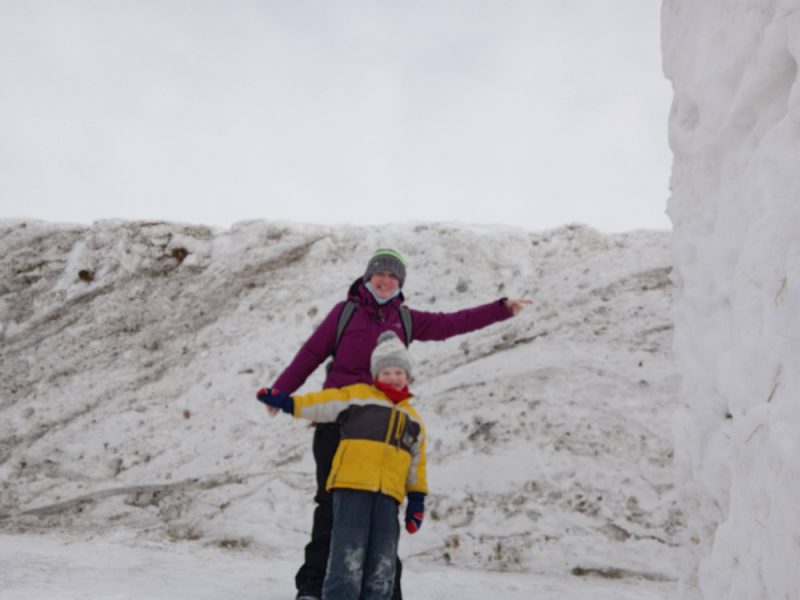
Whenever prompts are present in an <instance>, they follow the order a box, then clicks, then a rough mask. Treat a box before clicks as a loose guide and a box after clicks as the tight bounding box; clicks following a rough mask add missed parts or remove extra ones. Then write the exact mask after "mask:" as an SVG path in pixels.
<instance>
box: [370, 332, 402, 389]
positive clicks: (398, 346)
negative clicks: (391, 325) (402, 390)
mask: <svg viewBox="0 0 800 600" xmlns="http://www.w3.org/2000/svg"><path fill="white" fill-rule="evenodd" d="M370 367H371V368H370V371H371V372H372V378H373V379H378V373H380V372H381V371H382V370H383V369H385V368H387V367H400V368H401V369H403V370H404V371H405V372H406V374H407V375H408V378H409V379H411V357H410V356H409V354H408V349H407V348H406V347H405V346H404V345H403V342H401V341H400V338H399V337H397V334H396V333H395V332H394V331H384V332H383V333H382V334H381V335H380V336H379V337H378V345H377V346H375V350H373V351H372V362H371V365H370Z"/></svg>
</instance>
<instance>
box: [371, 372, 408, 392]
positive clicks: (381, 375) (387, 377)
mask: <svg viewBox="0 0 800 600" xmlns="http://www.w3.org/2000/svg"><path fill="white" fill-rule="evenodd" d="M378 381H380V382H381V383H384V384H386V385H388V386H389V387H392V388H394V389H396V390H398V391H399V390H402V389H403V388H404V387H406V386H407V385H408V373H406V371H405V369H403V368H401V367H386V368H385V369H381V370H380V371H378Z"/></svg>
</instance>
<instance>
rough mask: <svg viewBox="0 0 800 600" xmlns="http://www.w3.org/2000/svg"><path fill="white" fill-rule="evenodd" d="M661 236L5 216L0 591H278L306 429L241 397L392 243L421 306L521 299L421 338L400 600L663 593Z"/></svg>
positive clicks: (674, 385) (670, 395) (297, 532)
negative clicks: (505, 315) (418, 492)
mask: <svg viewBox="0 0 800 600" xmlns="http://www.w3.org/2000/svg"><path fill="white" fill-rule="evenodd" d="M668 245H669V235H668V234H667V233H660V232H633V233H630V234H624V235H611V236H606V235H601V234H599V233H597V232H595V231H592V230H591V229H588V228H585V227H580V226H569V227H564V228H561V229H558V230H555V231H551V232H544V233H529V232H525V231H522V230H518V229H512V228H492V227H483V228H465V227H452V226H447V225H402V226H401V225H398V226H393V227H390V228H383V229H381V228H352V227H351V228H348V227H336V228H326V227H311V226H301V225H287V224H276V223H269V222H251V223H243V224H239V225H237V226H235V227H234V228H232V229H231V230H225V231H215V230H211V229H209V228H205V227H202V226H186V225H176V224H166V223H127V222H105V223H97V224H95V225H94V226H92V227H91V228H85V227H77V226H62V225H52V224H44V223H19V222H6V223H2V222H0V339H1V340H2V345H0V533H3V532H4V533H5V534H6V535H5V536H4V537H2V538H1V539H0V545H1V546H2V549H1V550H0V552H2V553H3V560H2V561H1V563H0V564H2V566H0V589H2V590H3V591H0V594H2V593H9V594H10V593H11V591H10V590H13V595H12V596H8V597H9V598H11V597H13V598H30V597H37V596H35V594H42V596H40V597H45V596H47V597H63V598H66V597H75V598H77V597H82V596H81V595H80V594H81V593H82V592H79V591H78V590H82V589H86V586H87V585H89V586H91V585H92V583H91V582H92V581H95V585H96V586H98V589H100V588H102V589H104V590H106V589H109V590H110V589H113V588H115V587H119V588H120V591H119V592H111V591H109V592H103V594H100V593H92V592H91V589H90V590H89V591H87V592H86V594H89V596H86V597H107V598H126V597H133V595H137V596H138V594H136V592H135V588H136V586H137V585H140V584H139V583H138V579H143V580H146V581H151V580H152V582H153V583H152V584H147V585H152V586H153V587H156V588H158V589H161V588H160V587H158V585H170V586H172V585H175V586H177V588H178V589H184V588H183V587H181V584H180V583H181V582H182V585H183V586H185V588H186V589H189V590H191V591H192V593H191V594H187V596H185V597H217V598H224V597H226V595H230V597H236V598H241V597H251V596H252V597H254V598H255V597H261V598H278V599H279V600H280V599H281V598H287V599H288V598H290V597H291V595H292V579H293V576H294V572H295V570H296V568H297V566H298V565H299V561H300V557H301V555H302V548H303V546H304V544H305V542H306V538H307V532H308V529H309V525H310V522H311V511H312V505H311V498H312V496H313V486H314V478H313V476H312V473H313V461H312V459H311V456H310V451H309V450H310V442H311V430H310V429H309V428H308V426H307V425H306V424H304V423H301V422H297V421H292V420H291V419H289V418H288V417H286V416H285V415H280V416H278V417H276V418H269V417H268V416H267V415H266V412H265V411H264V409H263V407H262V406H261V405H260V404H258V403H257V402H256V401H255V399H254V392H255V390H256V389H258V387H261V386H263V385H265V384H269V383H270V382H271V381H272V380H273V379H274V377H275V376H276V375H277V373H278V372H279V371H280V369H282V368H283V367H284V366H285V365H286V364H287V363H288V361H289V360H290V358H291V357H292V355H293V354H294V352H295V351H296V350H297V348H299V346H300V344H301V342H302V341H303V340H304V339H305V338H306V337H307V336H308V334H309V333H310V332H311V331H312V329H313V327H315V325H316V324H317V323H318V322H319V321H320V319H322V317H323V316H324V314H325V312H326V311H327V310H328V309H329V307H330V306H332V305H333V304H334V302H335V301H336V300H338V299H340V298H341V297H342V296H343V294H344V293H345V290H346V289H347V287H348V285H349V283H350V282H351V281H352V280H353V278H355V277H356V276H358V275H359V274H361V273H362V272H363V268H364V264H365V262H366V260H367V258H368V257H369V256H370V254H371V253H372V252H373V251H374V249H375V248H378V247H381V246H392V247H396V248H398V249H399V250H400V251H401V252H403V253H404V254H405V255H406V257H407V260H408V262H409V275H408V279H407V284H406V290H405V291H406V297H407V301H408V303H409V304H410V305H411V306H413V307H416V308H419V309H423V310H443V311H446V310H455V309H458V308H464V307H468V306H473V305H476V304H479V303H483V302H487V301H490V300H493V299H495V298H497V297H500V296H504V295H508V296H511V297H529V298H531V299H532V300H533V302H534V303H533V305H532V306H530V307H529V308H527V309H526V310H525V311H523V313H522V314H521V315H520V316H518V317H516V318H514V319H511V320H509V321H506V322H504V323H501V324H497V325H494V326H492V327H490V328H487V329H485V330H482V331H480V332H476V333H473V334H469V335H466V336H460V337H457V338H454V339H452V340H449V341H447V342H444V343H427V344H426V343H415V344H414V345H412V349H411V350H412V355H413V357H414V360H415V362H416V375H417V378H416V382H415V385H414V388H413V389H414V391H415V392H416V394H417V396H418V405H417V408H418V410H419V411H420V412H421V414H422V415H423V417H424V418H425V421H426V426H427V430H428V435H429V446H428V453H429V456H428V459H429V483H430V489H431V494H430V496H429V499H428V503H427V505H428V511H427V515H426V520H425V524H424V526H423V528H422V530H421V531H420V532H419V533H418V534H417V535H415V536H407V535H404V536H403V537H402V540H401V548H400V550H401V555H402V556H403V557H404V558H405V559H406V564H407V576H404V584H405V587H406V589H408V590H409V598H410V599H411V600H424V598H426V597H430V598H432V597H433V594H435V595H436V597H437V599H438V598H442V597H450V596H447V595H446V594H451V593H452V594H453V595H452V597H454V598H455V597H458V598H470V597H476V598H477V597H496V596H497V594H495V593H494V592H495V591H496V590H498V589H505V588H508V590H507V591H506V592H505V593H506V597H512V598H513V597H520V598H522V597H526V598H528V597H530V595H531V591H530V590H531V589H534V590H537V591H538V590H541V591H540V594H546V593H552V594H553V596H552V597H557V596H558V597H561V598H584V597H586V598H589V597H592V598H605V597H609V598H612V597H614V598H626V597H631V598H634V597H635V598H647V597H657V598H668V597H669V590H671V589H672V585H673V584H672V583H670V582H671V581H674V580H675V579H676V577H677V562H678V555H679V552H680V548H681V544H682V543H683V538H682V534H683V529H684V520H685V518H684V515H683V512H682V507H681V505H680V503H679V498H678V494H677V491H676V490H675V486H674V474H673V468H672V454H673V447H672V436H671V416H672V413H673V411H674V409H675V406H676V405H677V404H678V375H677V371H676V368H675V365H674V360H673V358H672V355H671V351H670V345H671V340H672V328H671V324H670V321H669V305H670V298H671V294H672V282H671V280H670V270H671V268H670V260H669V250H668ZM320 379H321V377H320V374H315V375H314V376H312V378H311V380H310V381H309V382H308V384H307V385H306V387H305V389H306V390H312V389H316V388H317V387H318V386H319V383H320ZM65 539H70V540H72V542H71V543H70V545H69V546H65V545H64V542H62V540H65ZM231 548H232V549H231ZM224 549H227V550H224ZM98 557H99V558H98ZM112 557H117V558H113V559H112ZM148 557H152V560H151V559H150V558H148ZM98 561H100V562H98ZM59 564H63V565H65V566H64V568H60V569H47V568H46V566H47V565H51V566H53V565H59ZM104 564H112V565H119V568H117V569H115V570H109V569H108V568H103V565H104ZM37 565H39V566H37ZM42 565H44V566H42ZM170 566H172V567H174V568H170ZM43 569H44V570H46V571H47V572H48V573H49V574H48V575H47V577H48V578H49V579H42V578H41V571H42V570H43ZM168 572H175V573H178V574H181V575H180V576H179V577H178V576H176V577H167V576H165V575H162V574H163V573H168ZM576 572H577V573H587V574H588V575H587V576H585V577H579V576H575V575H573V573H576ZM609 577H619V578H620V579H609ZM47 582H49V583H47ZM176 582H177V583H176ZM45 584H47V585H51V586H52V587H51V589H50V590H49V591H50V592H52V591H53V589H58V590H59V594H58V595H56V596H53V595H52V594H50V595H48V594H47V590H43V589H42V587H41V586H42V585H45ZM157 584H158V585H157ZM141 585H145V584H141ZM218 585H223V586H225V588H224V589H225V590H230V591H229V592H228V591H224V592H223V591H220V592H219V593H218V594H216V595H214V594H212V592H211V591H210V590H215V589H219V588H215V587H213V586H218ZM460 586H465V587H466V590H467V591H462V590H461V589H460ZM273 590H274V592H273ZM471 590H475V591H474V593H475V594H476V595H475V596H469V595H468V594H471V593H472V591H471ZM548 590H550V591H549V592H548ZM565 590H566V591H565ZM626 590H631V591H630V594H632V595H630V596H625V595H623V594H625V593H628V592H626ZM606 591H607V593H608V596H601V595H599V594H603V593H606ZM116 593H118V594H122V595H113V594H116ZM153 593H154V594H155V593H160V592H155V591H154V592H153ZM24 594H29V595H28V596H25V595H24ZM32 594H33V595H32ZM66 594H74V595H72V596H67V595H66ZM202 594H207V595H205V596H203V595H202ZM208 594H211V595H208ZM234 594H235V596H234ZM515 594H516V595H515ZM647 594H651V596H648V595H647ZM501 596H502V595H501ZM151 597H158V596H151ZM165 597H166V596H165ZM170 597H180V596H175V595H171V596H170ZM542 597H549V596H542Z"/></svg>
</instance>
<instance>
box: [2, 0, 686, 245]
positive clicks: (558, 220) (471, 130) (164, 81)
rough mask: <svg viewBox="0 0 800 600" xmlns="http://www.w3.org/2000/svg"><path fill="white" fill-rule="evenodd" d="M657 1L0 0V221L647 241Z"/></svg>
mask: <svg viewBox="0 0 800 600" xmlns="http://www.w3.org/2000/svg"><path fill="white" fill-rule="evenodd" d="M659 13H660V0H592V1H585V0H536V1H531V0H425V1H423V0H404V1H402V2H397V1H389V0H370V1H366V0H364V1H361V0H342V1H339V2H331V1H329V0H325V1H323V0H308V1H302V0H276V1H266V0H265V1H259V2H257V1H241V0H235V1H229V2H219V1H212V0H128V1H125V2H123V1H119V0H116V1H115V0H94V1H89V0H69V1H60V0H49V1H48V0H25V1H24V2H20V1H18V0H0V57H2V58H0V81H2V92H0V217H33V218H39V219H46V220H50V221H70V222H81V223H89V222H91V221H94V220H96V219H103V218H124V219H166V220H172V221H184V222H193V223H206V224H212V225H220V226H228V225H230V224H231V223H233V222H236V221H240V220H244V219H251V218H258V219H270V220H275V219H277V220H291V221H303V222H315V223H352V224H368V223H387V222H397V221H403V222H405V221H450V222H453V221H460V222H471V223H502V224H511V225H518V226H521V227H524V228H526V229H529V230H541V229H545V228H550V227H555V226H559V225H562V224H564V223H568V222H582V223H587V224H589V225H591V226H593V227H596V228H598V229H601V230H603V231H624V230H629V229H636V228H657V229H668V228H670V223H669V220H668V219H667V217H666V216H665V214H664V210H665V207H666V199H667V196H668V193H669V192H668V181H669V170H670V163H671V154H670V151H669V148H668V145H667V116H668V112H669V105H670V102H671V97H672V93H671V89H670V85H669V83H668V82H667V81H666V80H665V79H664V77H663V74H662V71H661V57H660V33H659Z"/></svg>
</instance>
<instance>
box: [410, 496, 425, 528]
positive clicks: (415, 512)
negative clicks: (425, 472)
mask: <svg viewBox="0 0 800 600" xmlns="http://www.w3.org/2000/svg"><path fill="white" fill-rule="evenodd" d="M424 518H425V494H423V493H422V492H411V493H409V494H408V504H407V505H406V531H407V532H408V533H417V531H419V528H420V527H422V519H424Z"/></svg>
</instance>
